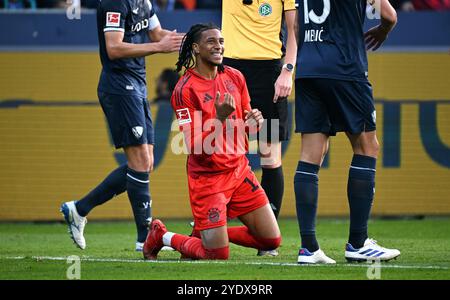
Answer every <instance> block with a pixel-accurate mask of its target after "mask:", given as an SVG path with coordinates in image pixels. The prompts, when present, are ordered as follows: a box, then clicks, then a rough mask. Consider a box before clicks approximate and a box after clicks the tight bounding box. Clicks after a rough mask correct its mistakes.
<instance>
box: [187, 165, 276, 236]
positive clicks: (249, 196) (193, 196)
mask: <svg viewBox="0 0 450 300" xmlns="http://www.w3.org/2000/svg"><path fill="white" fill-rule="evenodd" d="M188 185H189V196H190V201H191V209H192V214H193V216H194V222H195V229H196V230H200V231H201V230H205V229H211V228H216V227H221V226H224V225H226V224H227V219H228V218H229V219H233V218H236V217H239V216H242V215H245V214H247V213H249V212H252V211H254V210H255V209H258V208H260V207H263V206H264V205H266V204H268V203H269V200H268V199H267V195H266V193H265V192H264V190H263V188H262V187H261V185H260V184H259V182H258V179H257V178H256V176H255V174H254V173H253V172H252V170H251V168H250V166H244V167H238V168H236V170H234V171H231V172H227V173H222V174H219V175H208V176H194V175H188Z"/></svg>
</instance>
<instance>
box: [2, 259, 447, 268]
mask: <svg viewBox="0 0 450 300" xmlns="http://www.w3.org/2000/svg"><path fill="white" fill-rule="evenodd" d="M26 258H27V257H25V256H13V257H3V258H2V259H9V260H21V259H26ZM29 258H31V259H34V260H56V261H66V260H67V257H63V256H31V257H29ZM80 260H81V261H86V262H119V263H146V264H200V265H201V264H205V265H206V264H216V265H255V266H275V267H298V268H305V267H306V268H311V267H328V268H335V267H348V268H368V267H373V268H382V269H419V270H420V269H424V270H425V269H433V270H449V269H450V267H445V266H430V265H428V266H417V265H393V264H390V263H381V264H380V265H372V264H368V263H359V264H356V263H355V264H348V263H343V264H341V263H338V264H336V265H325V264H318V265H312V264H306V265H299V264H297V263H277V262H240V261H218V260H209V261H208V260H143V259H121V258H91V257H80Z"/></svg>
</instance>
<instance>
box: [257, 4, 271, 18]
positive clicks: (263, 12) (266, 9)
mask: <svg viewBox="0 0 450 300" xmlns="http://www.w3.org/2000/svg"><path fill="white" fill-rule="evenodd" d="M271 14H272V6H270V4H269V3H263V4H261V5H260V6H259V15H260V16H261V17H267V16H269V15H271Z"/></svg>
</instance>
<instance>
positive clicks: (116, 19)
mask: <svg viewBox="0 0 450 300" xmlns="http://www.w3.org/2000/svg"><path fill="white" fill-rule="evenodd" d="M119 26H120V13H118V12H107V13H106V27H119Z"/></svg>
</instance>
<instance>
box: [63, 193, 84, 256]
mask: <svg viewBox="0 0 450 300" xmlns="http://www.w3.org/2000/svg"><path fill="white" fill-rule="evenodd" d="M60 211H61V212H62V214H63V216H64V219H65V220H66V223H67V225H68V226H69V233H70V237H71V238H72V240H73V241H74V243H75V245H77V247H78V248H80V249H85V248H86V240H85V239H84V235H83V233H84V226H85V225H86V223H87V218H86V217H82V216H80V215H79V214H78V212H77V208H76V207H75V201H70V202H66V203H63V204H62V205H61V209H60Z"/></svg>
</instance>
